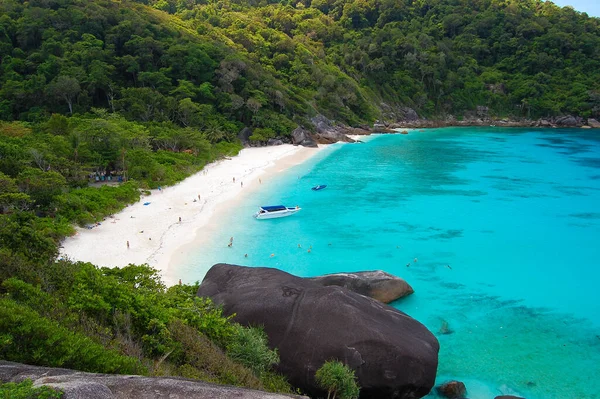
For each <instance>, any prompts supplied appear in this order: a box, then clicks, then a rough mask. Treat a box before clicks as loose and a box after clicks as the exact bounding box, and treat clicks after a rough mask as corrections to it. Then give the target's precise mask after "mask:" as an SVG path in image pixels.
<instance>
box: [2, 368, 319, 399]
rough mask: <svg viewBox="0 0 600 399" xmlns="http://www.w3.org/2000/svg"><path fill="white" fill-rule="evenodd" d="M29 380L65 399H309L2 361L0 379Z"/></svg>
mask: <svg viewBox="0 0 600 399" xmlns="http://www.w3.org/2000/svg"><path fill="white" fill-rule="evenodd" d="M26 379H29V380H33V384H34V386H41V385H45V386H48V387H50V388H54V389H58V390H61V391H62V392H63V393H64V394H63V396H62V397H61V398H62V399H161V398H164V399H167V398H168V399H194V398H195V399H221V398H240V399H289V398H304V399H307V398H306V397H304V396H296V395H279V394H274V393H268V392H262V391H255V390H251V389H244V388H237V387H232V386H226V385H216V384H210V383H207V382H201V381H195V380H189V379H184V378H167V377H160V378H159V377H141V376H134V375H112V374H94V373H84V372H80V371H74V370H68V369H61V368H52V367H39V366H29V365H26V364H19V363H13V362H6V361H1V360H0V382H21V381H23V380H26Z"/></svg>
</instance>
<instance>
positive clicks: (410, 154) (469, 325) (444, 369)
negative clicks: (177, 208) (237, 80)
mask: <svg viewBox="0 0 600 399" xmlns="http://www.w3.org/2000/svg"><path fill="white" fill-rule="evenodd" d="M407 133H408V134H375V135H371V136H365V137H364V138H363V139H361V142H358V143H354V144H343V143H338V144H334V145H331V146H329V147H328V148H326V149H324V150H323V151H321V152H320V153H319V154H318V155H316V156H315V157H313V158H311V159H310V160H309V161H307V162H305V163H303V164H301V165H298V166H296V167H293V168H291V169H289V170H287V171H286V172H285V173H283V174H281V175H277V177H276V178H275V180H273V181H268V182H264V181H263V184H262V185H261V187H260V189H259V190H256V191H255V192H254V193H253V194H252V195H250V196H248V197H246V198H245V200H244V203H243V204H240V205H239V206H237V207H236V208H235V209H233V210H232V211H231V212H230V213H229V214H227V215H225V216H224V217H223V220H221V221H220V225H221V226H222V228H219V229H218V231H216V232H215V234H212V235H211V237H209V238H207V239H205V240H203V241H202V244H201V245H199V246H198V247H197V248H194V250H193V251H191V252H190V254H189V257H188V259H187V260H186V261H185V262H183V263H182V264H181V266H180V269H179V273H180V274H181V275H185V276H186V280H188V281H193V280H199V281H201V280H202V278H203V277H204V275H205V273H206V272H207V270H208V269H209V268H210V267H211V266H212V265H213V264H215V263H220V262H225V263H232V264H238V265H245V266H267V267H276V268H279V269H282V270H284V271H286V272H289V273H292V274H295V275H298V276H303V277H309V276H317V275H322V274H327V273H337V272H354V271H364V270H383V271H386V272H388V273H391V274H394V275H396V276H399V277H401V278H403V279H405V280H406V281H407V282H408V283H409V284H411V285H412V287H413V288H414V290H415V293H414V294H413V295H411V296H409V297H406V298H404V299H400V300H398V301H395V302H394V303H392V304H391V305H392V306H394V307H395V308H397V309H399V310H401V311H403V312H405V313H407V314H409V315H410V316H411V317H413V318H415V319H417V320H418V321H420V322H421V323H423V324H424V325H425V326H427V327H428V328H429V330H430V331H431V332H432V333H434V334H435V336H436V337H437V339H438V340H439V343H440V352H439V366H438V373H437V376H438V377H437V381H436V382H437V383H443V382H445V381H449V380H454V379H456V380H459V381H462V382H464V383H465V385H466V387H467V397H468V398H470V399H492V398H494V397H495V396H498V395H503V394H504V395H508V394H512V395H519V396H522V397H526V398H527V399H546V398H556V399H559V398H560V399H571V398H572V399H584V398H600V132H599V131H596V130H584V129H541V128H540V129H537V128H499V127H477V128H473V127H464V128H462V127H461V128H440V129H412V130H408V131H407ZM317 184H326V185H327V188H325V189H324V190H320V191H313V190H311V187H313V186H315V185H317ZM279 204H283V205H287V206H296V205H298V206H300V207H301V208H302V210H301V211H300V212H299V213H297V214H296V215H293V216H291V217H287V218H281V219H271V220H255V219H254V218H253V217H252V214H253V213H254V212H256V210H257V209H258V206H261V205H279ZM230 237H234V241H233V245H232V246H231V247H228V245H227V244H229V241H230ZM434 391H435V390H434ZM434 391H432V393H430V394H429V395H428V396H427V398H435V397H437V396H436V394H435V392H434Z"/></svg>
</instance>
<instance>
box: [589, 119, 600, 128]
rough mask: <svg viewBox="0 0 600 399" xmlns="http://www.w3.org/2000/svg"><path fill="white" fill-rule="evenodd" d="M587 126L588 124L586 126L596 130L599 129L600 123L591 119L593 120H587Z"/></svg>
mask: <svg viewBox="0 0 600 399" xmlns="http://www.w3.org/2000/svg"><path fill="white" fill-rule="evenodd" d="M587 124H588V126H590V127H593V128H596V129H599V128H600V122H598V121H597V120H596V119H593V118H588V120H587Z"/></svg>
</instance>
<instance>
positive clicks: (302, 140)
mask: <svg viewBox="0 0 600 399" xmlns="http://www.w3.org/2000/svg"><path fill="white" fill-rule="evenodd" d="M292 144H294V145H301V146H304V147H318V145H317V142H316V141H315V140H314V139H313V138H312V136H311V134H310V132H309V131H308V130H306V129H304V128H303V127H297V128H296V129H295V130H294V131H293V132H292Z"/></svg>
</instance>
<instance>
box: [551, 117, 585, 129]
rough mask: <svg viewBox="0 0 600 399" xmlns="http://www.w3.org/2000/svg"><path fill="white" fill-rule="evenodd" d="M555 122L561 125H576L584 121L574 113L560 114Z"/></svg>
mask: <svg viewBox="0 0 600 399" xmlns="http://www.w3.org/2000/svg"><path fill="white" fill-rule="evenodd" d="M554 124H555V125H556V126H560V127H576V126H581V125H582V124H583V123H582V121H581V118H576V117H574V116H572V115H566V116H559V117H557V118H556V119H554Z"/></svg>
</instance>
